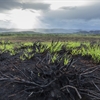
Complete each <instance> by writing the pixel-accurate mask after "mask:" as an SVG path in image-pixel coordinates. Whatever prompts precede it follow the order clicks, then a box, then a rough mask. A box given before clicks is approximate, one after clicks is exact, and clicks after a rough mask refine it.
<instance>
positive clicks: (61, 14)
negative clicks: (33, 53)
mask: <svg viewBox="0 0 100 100" xmlns="http://www.w3.org/2000/svg"><path fill="white" fill-rule="evenodd" d="M0 28H8V29H10V28H17V29H34V28H46V29H47V28H48V29H51V28H61V29H62V28H63V29H82V30H100V0H0Z"/></svg>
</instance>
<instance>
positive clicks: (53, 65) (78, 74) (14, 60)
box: [0, 41, 100, 100]
mask: <svg viewBox="0 0 100 100" xmlns="http://www.w3.org/2000/svg"><path fill="white" fill-rule="evenodd" d="M0 100H100V42H71V41H70V42H59V41H58V42H54V41H52V42H26V43H13V42H10V41H8V42H5V41H1V42H0Z"/></svg>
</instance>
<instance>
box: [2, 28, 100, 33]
mask: <svg viewBox="0 0 100 100" xmlns="http://www.w3.org/2000/svg"><path fill="white" fill-rule="evenodd" d="M6 32H7V33H8V32H15V33H16V32H22V33H47V34H48V33H78V34H79V33H81V34H83V33H84V34H100V30H90V31H87V30H78V29H27V30H25V29H5V28H0V33H6Z"/></svg>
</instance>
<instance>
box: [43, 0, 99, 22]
mask: <svg viewBox="0 0 100 100" xmlns="http://www.w3.org/2000/svg"><path fill="white" fill-rule="evenodd" d="M44 17H45V18H53V19H59V20H63V19H84V20H91V19H97V18H100V2H98V3H95V4H92V5H88V6H81V7H72V8H71V7H62V8H60V9H58V10H51V11H47V12H44Z"/></svg>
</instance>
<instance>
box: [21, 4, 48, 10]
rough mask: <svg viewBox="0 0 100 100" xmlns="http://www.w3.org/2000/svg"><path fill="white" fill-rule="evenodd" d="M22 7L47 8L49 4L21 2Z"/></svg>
mask: <svg viewBox="0 0 100 100" xmlns="http://www.w3.org/2000/svg"><path fill="white" fill-rule="evenodd" d="M22 5H23V6H22V8H23V9H35V10H47V9H49V7H50V4H44V3H23V4H22Z"/></svg>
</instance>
